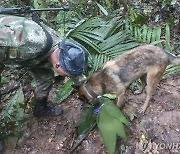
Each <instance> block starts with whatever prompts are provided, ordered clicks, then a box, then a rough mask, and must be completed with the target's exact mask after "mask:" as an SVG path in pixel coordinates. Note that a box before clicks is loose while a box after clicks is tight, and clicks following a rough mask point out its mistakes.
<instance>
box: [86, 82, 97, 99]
mask: <svg viewBox="0 0 180 154" xmlns="http://www.w3.org/2000/svg"><path fill="white" fill-rule="evenodd" d="M85 88H86V90H87V91H88V93H89V94H90V95H91V97H92V98H96V97H97V96H99V95H97V94H96V93H95V92H94V91H93V90H92V89H91V86H90V84H89V83H86V84H85Z"/></svg>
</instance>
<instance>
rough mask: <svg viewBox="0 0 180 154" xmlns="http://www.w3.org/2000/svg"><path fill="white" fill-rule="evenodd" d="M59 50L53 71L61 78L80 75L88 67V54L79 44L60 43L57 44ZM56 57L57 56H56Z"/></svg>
mask: <svg viewBox="0 0 180 154" xmlns="http://www.w3.org/2000/svg"><path fill="white" fill-rule="evenodd" d="M58 47H59V49H60V53H59V55H58V56H59V57H58V62H57V63H56V64H55V65H54V67H55V70H56V71H57V72H58V73H59V74H60V75H61V76H73V77H74V76H78V75H81V74H82V73H83V72H84V70H85V69H86V68H87V65H88V52H87V50H86V49H85V48H84V47H83V46H82V45H80V44H77V43H72V42H70V41H62V42H60V43H59V44H58ZM56 56H57V55H56Z"/></svg>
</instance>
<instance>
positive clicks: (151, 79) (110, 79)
mask: <svg viewBox="0 0 180 154" xmlns="http://www.w3.org/2000/svg"><path fill="white" fill-rule="evenodd" d="M170 64H171V65H173V66H178V65H180V57H176V56H174V55H172V54H170V53H168V52H166V51H164V50H163V49H161V48H159V47H156V46H154V45H142V46H139V47H136V48H134V49H132V50H129V51H127V52H125V53H124V54H122V55H119V56H118V57H117V58H115V59H113V60H111V61H108V62H107V63H105V64H104V66H103V67H102V68H101V69H100V70H99V71H97V72H95V73H94V74H93V75H92V76H91V77H90V78H89V79H88V80H87V82H85V83H84V84H82V85H81V86H80V88H79V92H80V95H83V96H85V97H86V98H87V100H88V101H90V102H93V101H94V99H95V98H96V97H97V96H101V95H103V94H107V93H112V94H116V96H117V103H116V104H117V106H118V107H119V108H121V107H122V106H123V104H124V100H125V98H126V90H127V88H128V87H129V86H130V84H131V83H132V82H134V81H135V80H137V79H140V80H141V82H142V87H141V89H140V90H139V93H141V92H142V91H143V89H144V88H145V86H147V87H146V93H147V96H146V100H145V103H144V104H143V106H142V107H141V109H140V110H139V111H140V112H141V113H144V112H145V111H146V109H147V107H148V104H149V102H150V100H151V97H152V95H153V91H154V90H155V88H156V86H157V85H158V83H159V81H160V79H161V76H162V75H163V73H164V72H165V69H166V67H167V66H168V65H170Z"/></svg>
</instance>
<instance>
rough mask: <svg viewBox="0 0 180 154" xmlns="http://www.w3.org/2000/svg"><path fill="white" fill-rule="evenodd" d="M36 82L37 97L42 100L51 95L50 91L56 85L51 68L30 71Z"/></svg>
mask: <svg viewBox="0 0 180 154" xmlns="http://www.w3.org/2000/svg"><path fill="white" fill-rule="evenodd" d="M30 72H31V73H32V76H33V78H34V80H35V82H36V89H35V97H36V99H42V98H45V97H47V96H48V95H49V91H50V89H51V87H52V85H53V83H54V72H53V70H52V69H50V68H33V69H30Z"/></svg>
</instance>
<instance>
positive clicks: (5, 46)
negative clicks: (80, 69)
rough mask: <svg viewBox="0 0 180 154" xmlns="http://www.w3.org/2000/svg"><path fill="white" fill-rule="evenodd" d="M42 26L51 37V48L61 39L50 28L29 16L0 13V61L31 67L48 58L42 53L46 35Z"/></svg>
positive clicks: (46, 54) (48, 53)
mask: <svg viewBox="0 0 180 154" xmlns="http://www.w3.org/2000/svg"><path fill="white" fill-rule="evenodd" d="M42 26H43V27H44V28H46V30H47V31H48V32H49V34H50V35H51V37H52V41H53V44H52V48H53V47H55V46H56V45H57V43H58V42H60V41H61V40H62V39H61V37H60V36H59V35H58V34H57V33H56V32H55V31H54V30H53V29H51V28H49V27H48V26H46V25H44V24H42V23H41V24H38V23H37V22H35V21H33V20H32V18H31V17H21V16H14V15H0V62H1V63H3V64H5V65H13V66H18V67H19V66H20V67H22V66H27V67H33V66H36V65H38V64H40V63H41V62H42V61H45V60H46V59H48V57H49V55H50V51H51V50H49V51H48V52H46V53H44V52H43V50H44V48H45V46H46V43H47V36H46V34H45V31H44V30H43V28H42Z"/></svg>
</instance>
